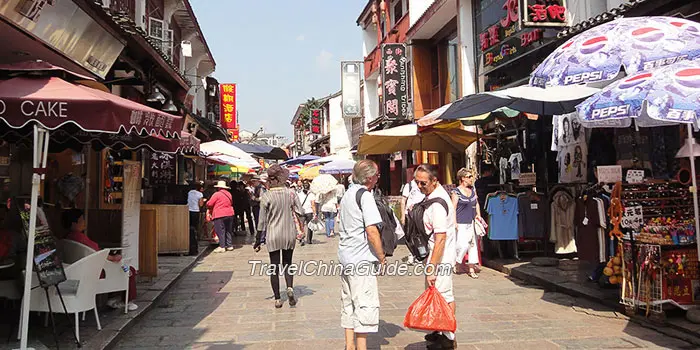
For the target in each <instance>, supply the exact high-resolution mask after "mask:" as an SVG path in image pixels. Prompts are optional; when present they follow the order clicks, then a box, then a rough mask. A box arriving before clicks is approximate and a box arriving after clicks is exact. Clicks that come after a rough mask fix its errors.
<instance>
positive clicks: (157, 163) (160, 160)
mask: <svg viewBox="0 0 700 350" xmlns="http://www.w3.org/2000/svg"><path fill="white" fill-rule="evenodd" d="M150 163H151V169H150V171H149V173H150V175H151V184H152V185H170V184H175V181H176V180H177V158H176V157H175V155H174V154H168V153H161V152H153V153H151V162H150Z"/></svg>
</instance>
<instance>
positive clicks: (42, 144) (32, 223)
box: [20, 125, 49, 350]
mask: <svg viewBox="0 0 700 350" xmlns="http://www.w3.org/2000/svg"><path fill="white" fill-rule="evenodd" d="M48 153H49V131H48V130H46V129H44V128H40V127H38V126H36V125H34V157H33V158H34V159H33V165H34V174H33V175H32V194H31V200H30V203H31V208H30V210H29V232H28V234H27V235H28V236H29V237H28V240H27V261H26V264H25V267H24V271H25V273H24V293H23V294H22V316H21V320H20V327H21V329H22V332H21V333H22V334H21V338H20V350H26V349H28V348H27V336H28V333H29V306H30V304H31V302H30V300H29V298H30V292H31V284H32V272H33V271H32V270H33V269H32V268H33V267H34V265H33V262H34V234H35V233H36V215H37V202H38V198H39V185H40V184H41V180H42V179H44V177H45V175H44V172H45V171H44V170H45V169H46V157H47V155H48ZM30 349H32V348H30ZM32 350H33V349H32Z"/></svg>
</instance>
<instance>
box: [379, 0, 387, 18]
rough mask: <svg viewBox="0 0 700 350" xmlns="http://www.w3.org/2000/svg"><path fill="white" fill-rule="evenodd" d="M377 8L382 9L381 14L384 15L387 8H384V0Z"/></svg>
mask: <svg viewBox="0 0 700 350" xmlns="http://www.w3.org/2000/svg"><path fill="white" fill-rule="evenodd" d="M379 8H380V9H382V16H384V15H386V13H387V8H386V1H385V0H382V2H381V3H379Z"/></svg>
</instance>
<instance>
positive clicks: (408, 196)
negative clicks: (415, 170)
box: [401, 179, 425, 265]
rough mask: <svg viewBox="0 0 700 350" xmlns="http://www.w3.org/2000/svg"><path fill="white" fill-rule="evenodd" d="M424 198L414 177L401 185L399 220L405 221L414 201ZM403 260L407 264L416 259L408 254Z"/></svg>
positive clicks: (417, 201) (411, 263) (418, 201)
mask: <svg viewBox="0 0 700 350" xmlns="http://www.w3.org/2000/svg"><path fill="white" fill-rule="evenodd" d="M423 199H425V195H424V194H423V193H422V192H421V191H420V188H418V185H417V184H416V180H415V179H411V181H409V182H407V183H405V184H404V185H403V186H402V187H401V201H402V205H403V208H404V209H403V212H402V213H401V222H403V223H405V222H406V214H408V211H409V210H411V209H412V208H413V206H414V205H415V204H416V203H420V202H421V201H423ZM403 261H405V262H406V263H408V264H409V265H413V264H415V263H416V262H417V261H416V260H415V259H414V258H413V255H411V254H408V256H407V257H405V258H403Z"/></svg>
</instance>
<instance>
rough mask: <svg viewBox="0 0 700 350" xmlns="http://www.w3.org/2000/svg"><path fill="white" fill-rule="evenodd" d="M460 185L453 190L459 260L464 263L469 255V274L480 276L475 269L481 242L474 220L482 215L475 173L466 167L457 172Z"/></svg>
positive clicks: (472, 276) (475, 276)
mask: <svg viewBox="0 0 700 350" xmlns="http://www.w3.org/2000/svg"><path fill="white" fill-rule="evenodd" d="M457 179H458V180H459V186H457V188H455V189H454V190H453V191H452V204H453V205H454V206H455V209H456V210H457V261H456V263H457V264H458V265H461V264H463V262H464V256H465V255H468V256H469V257H468V266H469V276H470V277H471V278H479V275H477V274H476V272H475V271H474V268H475V266H477V265H478V264H479V244H478V243H479V242H478V239H477V235H476V231H475V229H474V220H475V219H476V218H477V217H480V216H481V208H480V207H479V201H478V196H477V195H476V189H474V174H473V173H472V172H471V171H470V170H467V169H466V168H462V169H459V171H458V172H457Z"/></svg>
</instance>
